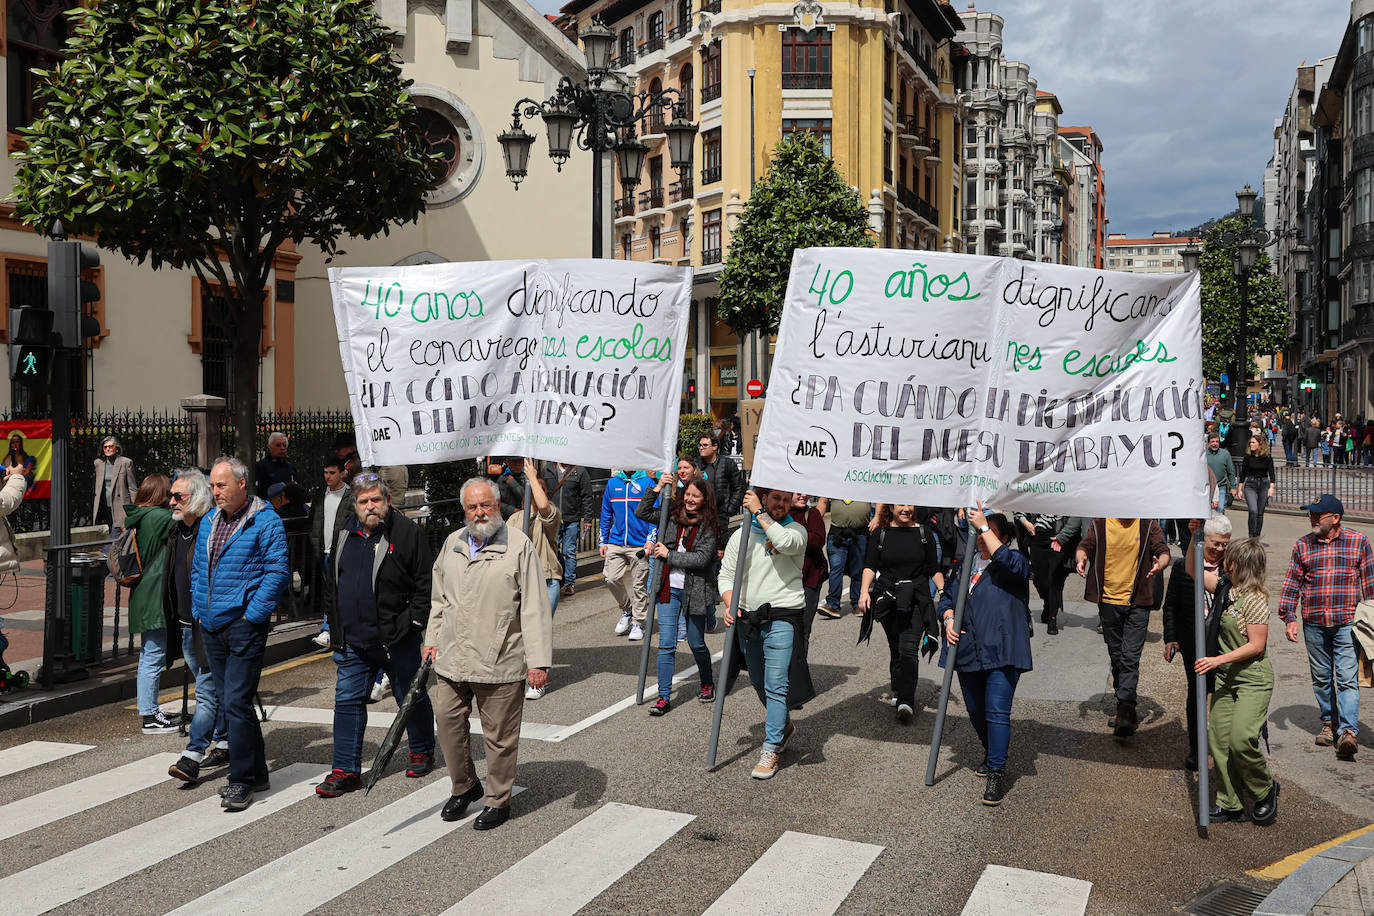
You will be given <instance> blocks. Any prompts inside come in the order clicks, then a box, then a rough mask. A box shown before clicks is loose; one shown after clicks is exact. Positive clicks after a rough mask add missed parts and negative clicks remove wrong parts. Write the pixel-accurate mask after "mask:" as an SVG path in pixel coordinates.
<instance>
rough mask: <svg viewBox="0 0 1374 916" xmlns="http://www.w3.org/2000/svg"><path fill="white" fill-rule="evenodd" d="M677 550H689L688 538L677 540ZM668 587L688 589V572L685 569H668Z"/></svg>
mask: <svg viewBox="0 0 1374 916" xmlns="http://www.w3.org/2000/svg"><path fill="white" fill-rule="evenodd" d="M677 549H678V550H686V549H687V539H686V538H684V537H680V538H678V539H677ZM668 587H669V588H686V587H687V571H686V570H684V569H676V568H674V567H672V566H670V567H668Z"/></svg>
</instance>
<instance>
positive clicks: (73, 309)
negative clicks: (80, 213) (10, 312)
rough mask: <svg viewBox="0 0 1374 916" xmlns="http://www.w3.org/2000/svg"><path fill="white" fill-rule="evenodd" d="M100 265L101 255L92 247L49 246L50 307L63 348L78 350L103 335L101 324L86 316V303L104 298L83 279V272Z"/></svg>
mask: <svg viewBox="0 0 1374 916" xmlns="http://www.w3.org/2000/svg"><path fill="white" fill-rule="evenodd" d="M99 266H100V255H99V253H98V252H97V251H96V250H95V247H94V246H92V245H82V244H81V243H80V242H65V241H54V242H49V243H48V306H49V308H51V309H52V312H53V330H54V331H56V332H57V339H58V346H60V347H69V348H72V349H75V348H77V347H80V346H82V344H84V343H85V341H86V338H88V337H96V336H99V334H100V322H99V321H97V320H96V319H95V318H94V317H93V316H91V315H88V314H86V303H87V302H94V301H96V300H97V299H99V298H100V287H98V286H96V285H95V284H94V283H92V282H91V281H89V280H83V279H81V272H82V271H83V270H90V269H91V268H93V267H99Z"/></svg>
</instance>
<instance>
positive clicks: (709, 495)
mask: <svg viewBox="0 0 1374 916" xmlns="http://www.w3.org/2000/svg"><path fill="white" fill-rule="evenodd" d="M691 489H695V490H696V491H697V492H698V493H700V494H701V508H700V509H698V510H697V514H696V517H695V518H689V517H688V515H687V503H686V500H685V499H684V497H685V496H686V495H687V491H688V490H691ZM672 512H673V521H674V522H675V523H676V524H677V526H678V527H679V528H682V527H684V526H686V525H700V526H701V527H702V528H703V529H707V530H710V531H717V530H718V529H719V527H720V526H719V522H718V520H717V518H716V494H715V493H713V492H712V491H711V485H710V484H709V483H707V482H706V481H704V480H702V479H701V478H700V477H694V478H692V479H691V480H689V481H687V483H686V484H685V485H683V486H682V488H681V489H679V490H677V492H675V493H674V494H673V510H672ZM669 546H670V547H675V546H677V545H675V544H670V545H669Z"/></svg>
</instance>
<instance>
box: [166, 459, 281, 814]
mask: <svg viewBox="0 0 1374 916" xmlns="http://www.w3.org/2000/svg"><path fill="white" fill-rule="evenodd" d="M210 493H211V495H212V497H213V498H214V501H215V509H214V511H213V512H211V513H210V514H209V515H208V516H206V518H205V521H204V522H203V523H202V524H201V526H200V531H199V532H198V534H197V536H196V550H195V553H194V554H193V555H192V557H191V610H192V614H193V615H194V616H195V619H196V622H197V623H199V624H200V627H201V631H202V634H203V636H204V640H205V654H206V656H207V659H208V660H209V662H210V672H211V674H212V675H213V676H214V679H215V683H216V684H217V685H219V688H220V697H219V699H220V703H221V704H222V705H223V707H224V713H225V718H226V720H227V722H228V725H229V782H228V785H227V786H225V788H224V790H223V791H222V798H221V800H220V806H221V807H223V808H224V809H225V810H226V811H242V810H244V809H245V808H247V807H248V806H249V805H251V804H252V803H253V794H254V793H255V792H264V791H266V790H267V787H268V785H267V751H266V748H265V747H264V746H263V743H262V725H261V724H260V723H259V722H258V714H257V710H256V709H255V708H254V707H253V696H254V695H255V694H256V693H257V691H258V678H259V677H260V676H261V675H262V657H263V653H264V651H265V650H266V649H267V631H268V630H269V629H270V628H271V626H272V612H273V611H275V610H276V607H277V600H278V599H279V598H280V597H281V594H282V592H283V591H284V590H285V589H286V585H287V583H288V582H289V581H290V579H291V571H290V565H289V563H288V562H287V555H286V529H285V528H283V527H282V522H281V517H280V516H278V515H277V513H276V512H274V511H273V510H272V507H271V506H269V505H268V504H267V503H266V502H264V501H263V500H262V499H260V498H258V497H256V496H251V495H249V492H248V468H247V467H245V466H244V464H243V462H241V461H239V460H238V459H237V458H221V459H219V460H218V461H216V462H215V466H214V467H213V468H211V469H210Z"/></svg>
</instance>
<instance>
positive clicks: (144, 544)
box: [124, 474, 178, 735]
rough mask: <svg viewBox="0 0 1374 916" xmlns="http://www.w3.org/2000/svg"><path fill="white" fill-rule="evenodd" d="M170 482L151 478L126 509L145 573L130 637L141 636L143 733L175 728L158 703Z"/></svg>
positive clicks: (132, 600)
mask: <svg viewBox="0 0 1374 916" xmlns="http://www.w3.org/2000/svg"><path fill="white" fill-rule="evenodd" d="M171 492H172V482H171V480H169V479H168V478H167V475H166V474H149V475H148V476H147V477H145V478H143V484H142V486H140V487H139V488H138V492H137V493H135V494H134V503H133V505H131V506H128V505H126V506H125V507H124V527H125V529H126V530H128V531H132V532H133V533H134V537H135V538H136V539H137V541H136V543H137V544H138V554H139V559H140V561H141V563H142V566H143V574H142V575H141V576H140V577H139V579H138V581H137V582H135V583H134V584H133V586H132V587H131V588H130V590H129V633H130V634H131V635H132V634H134V633H141V634H143V648H142V651H141V652H140V653H139V656H138V712H139V715H141V716H143V734H145V735H157V734H162V733H164V732H173V731H176V730H177V725H178V723H177V722H174V721H172V720H171V719H169V718H168V717H167V716H166V715H165V714H164V713H163V712H162V707H161V706H159V705H158V702H157V693H158V688H159V687H160V686H161V684H162V672H163V669H164V668H166V667H167V613H166V608H165V605H164V603H163V600H162V594H163V582H162V577H163V574H164V572H165V571H166V565H167V551H166V549H165V548H166V545H167V536H168V535H169V534H170V533H171V531H172V510H171V509H169V508H167V502H168V497H169V496H170V494H171Z"/></svg>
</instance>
